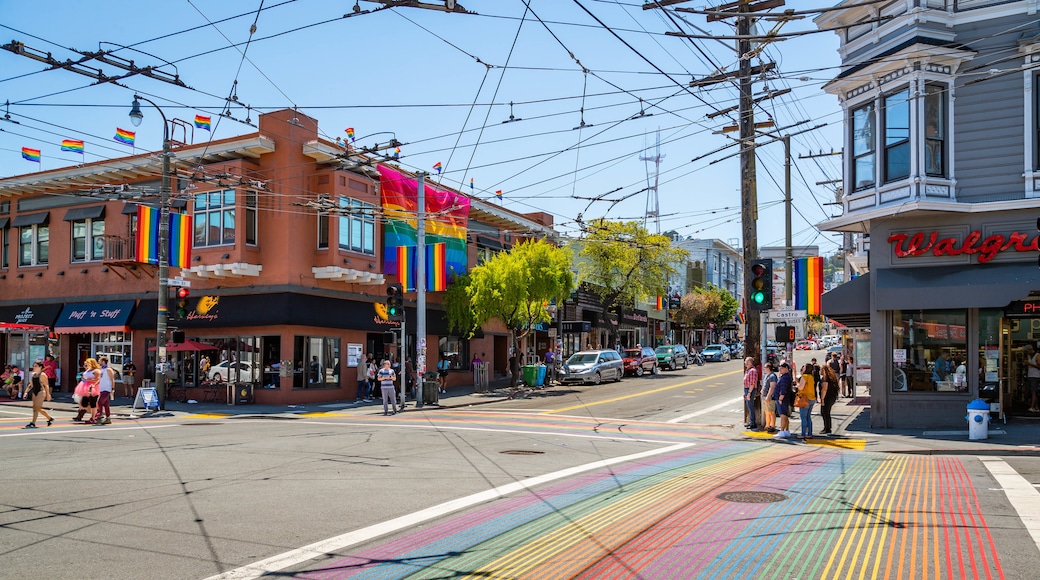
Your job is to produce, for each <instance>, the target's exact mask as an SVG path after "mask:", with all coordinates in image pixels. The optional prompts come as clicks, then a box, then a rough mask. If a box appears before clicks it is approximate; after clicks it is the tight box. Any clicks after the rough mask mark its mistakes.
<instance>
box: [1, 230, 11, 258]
mask: <svg viewBox="0 0 1040 580" xmlns="http://www.w3.org/2000/svg"><path fill="white" fill-rule="evenodd" d="M10 233H11V232H10V231H9V228H8V227H7V226H4V227H2V228H0V268H4V269H6V268H7V265H8V263H9V262H8V260H9V259H10V251H11V248H10V245H9V243H10V242H9V240H8V238H9V235H10Z"/></svg>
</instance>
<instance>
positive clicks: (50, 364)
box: [43, 354, 58, 391]
mask: <svg viewBox="0 0 1040 580" xmlns="http://www.w3.org/2000/svg"><path fill="white" fill-rule="evenodd" d="M43 374H45V375H47V385H48V386H49V388H50V390H51V391H54V389H57V388H58V361H56V360H54V355H53V354H49V355H47V356H45V357H43Z"/></svg>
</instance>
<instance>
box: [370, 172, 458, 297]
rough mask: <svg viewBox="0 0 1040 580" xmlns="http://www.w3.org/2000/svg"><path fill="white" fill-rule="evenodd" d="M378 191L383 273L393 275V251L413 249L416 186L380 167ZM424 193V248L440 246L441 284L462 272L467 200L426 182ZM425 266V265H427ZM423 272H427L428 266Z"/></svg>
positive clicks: (395, 260) (394, 252)
mask: <svg viewBox="0 0 1040 580" xmlns="http://www.w3.org/2000/svg"><path fill="white" fill-rule="evenodd" d="M379 189H380V190H381V191H382V198H383V199H382V201H383V212H384V215H385V217H386V225H385V226H384V232H385V234H384V236H383V272H386V273H395V272H398V271H399V270H398V265H397V260H398V252H397V251H396V250H395V249H394V248H396V247H399V246H415V245H416V231H417V225H416V219H415V216H416V212H417V211H418V205H417V203H416V202H417V199H418V185H417V184H416V180H415V178H414V177H412V176H409V175H405V174H403V173H401V172H400V171H398V170H396V169H393V168H390V167H386V166H384V165H380V166H379ZM425 190H426V196H425V200H426V223H425V227H426V245H427V247H430V246H433V244H440V243H443V244H444V255H443V264H444V270H443V272H444V273H445V274H446V275H445V276H444V277H443V278H442V280H443V279H450V278H451V277H452V276H456V275H459V274H462V273H464V272H465V271H466V264H467V259H466V228H467V226H468V224H469V197H467V196H465V195H463V194H461V193H455V192H453V191H447V190H443V189H440V188H439V187H437V186H436V185H432V184H431V183H429V182H427V183H426V186H425ZM427 255H429V254H427ZM437 257H438V258H440V256H437ZM427 263H428V264H429V261H428V262H427ZM427 268H428V269H429V266H427ZM427 271H429V270H427ZM413 284H414V282H413ZM428 285H429V283H428Z"/></svg>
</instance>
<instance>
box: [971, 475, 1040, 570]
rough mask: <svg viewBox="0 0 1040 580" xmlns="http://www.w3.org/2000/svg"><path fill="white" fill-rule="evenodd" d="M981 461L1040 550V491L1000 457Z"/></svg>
mask: <svg viewBox="0 0 1040 580" xmlns="http://www.w3.org/2000/svg"><path fill="white" fill-rule="evenodd" d="M979 461H981V462H982V464H983V465H985V466H986V469H988V470H989V472H990V473H991V474H992V475H993V478H994V479H996V480H997V483H999V484H1000V487H1001V488H1002V489H1003V490H1004V493H1005V494H1007V498H1008V501H1010V502H1011V507H1013V508H1015V511H1016V512H1018V517H1019V519H1021V520H1022V523H1023V524H1024V525H1025V527H1026V531H1028V532H1029V535H1030V536H1032V537H1033V542H1035V543H1036V547H1037V549H1040V490H1037V489H1036V488H1035V487H1034V486H1033V484H1031V483H1029V481H1027V480H1026V478H1024V477H1022V476H1021V475H1019V473H1018V472H1017V471H1015V470H1014V468H1013V467H1011V466H1010V465H1008V464H1007V463H1006V462H1005V461H1004V460H1003V459H1001V458H999V457H979Z"/></svg>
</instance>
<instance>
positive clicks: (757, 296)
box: [751, 291, 766, 304]
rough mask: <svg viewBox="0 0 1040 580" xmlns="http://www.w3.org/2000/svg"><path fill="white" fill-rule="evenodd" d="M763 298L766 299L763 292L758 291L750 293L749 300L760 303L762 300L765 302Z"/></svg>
mask: <svg viewBox="0 0 1040 580" xmlns="http://www.w3.org/2000/svg"><path fill="white" fill-rule="evenodd" d="M765 300H766V294H765V292H761V291H759V292H753V293H752V294H751V301H752V302H754V303H755V304H762V303H763V302H765Z"/></svg>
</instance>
